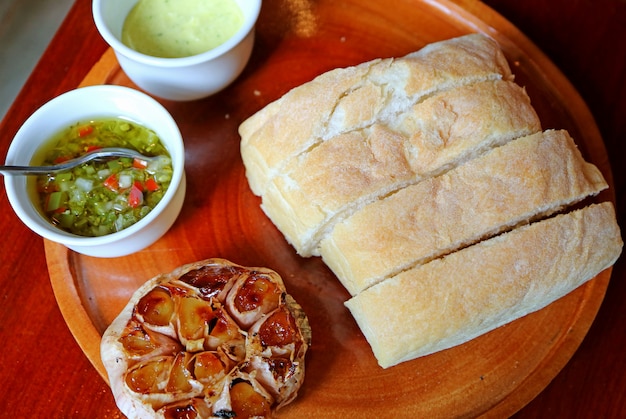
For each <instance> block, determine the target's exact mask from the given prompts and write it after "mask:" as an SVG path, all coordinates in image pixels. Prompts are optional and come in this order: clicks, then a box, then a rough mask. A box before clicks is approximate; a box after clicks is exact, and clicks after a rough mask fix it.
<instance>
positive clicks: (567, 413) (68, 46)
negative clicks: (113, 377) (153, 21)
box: [0, 0, 626, 418]
mask: <svg viewBox="0 0 626 419" xmlns="http://www.w3.org/2000/svg"><path fill="white" fill-rule="evenodd" d="M485 3H486V4H487V5H489V6H491V7H492V8H494V9H495V10H496V11H498V12H499V13H501V14H502V15H503V16H504V17H506V18H507V19H508V20H510V21H511V22H512V23H514V24H515V25H517V26H518V27H519V28H520V29H521V30H522V31H523V32H524V33H525V34H526V35H527V36H528V37H529V38H530V39H531V40H532V41H533V42H535V43H536V44H537V45H538V46H539V48H541V49H542V50H543V51H544V52H545V53H546V54H547V55H548V56H549V57H550V58H551V59H552V60H553V61H554V62H555V64H556V65H557V66H558V67H559V68H560V69H561V70H562V71H563V73H564V74H565V75H566V76H567V77H568V78H569V79H570V80H571V81H572V83H573V84H574V85H575V87H576V88H577V89H578V91H579V92H580V93H581V95H582V97H583V98H584V100H585V101H586V102H587V104H588V106H589V107H590V109H591V111H592V113H593V115H594V117H595V118H596V121H597V123H598V126H599V128H600V131H601V133H602V135H603V138H604V141H605V144H606V148H607V150H608V155H609V158H610V160H611V164H612V167H613V174H614V183H615V191H616V194H617V209H618V217H619V221H620V225H624V221H625V220H626V218H625V216H626V199H625V197H626V193H625V191H624V189H625V188H626V167H625V165H624V163H623V161H622V160H623V159H624V157H625V156H626V146H625V145H624V143H625V142H626V47H625V45H626V2H625V1H624V0H578V1H575V2H572V1H568V0H551V1H545V0H524V1H516V0H486V1H485ZM90 7H91V1H90V0H78V1H77V2H76V4H75V5H74V7H73V8H72V10H71V12H70V13H69V15H68V17H67V19H66V20H65V22H64V24H63V26H62V27H61V29H60V30H59V32H58V33H57V35H56V37H55V38H54V40H53V41H52V43H51V44H50V46H49V47H48V49H47V50H46V52H45V54H44V56H43V57H42V59H41V61H40V62H39V64H38V65H37V67H36V69H35V71H34V72H33V74H32V76H31V77H30V78H29V80H28V82H27V84H26V85H25V87H24V89H23V90H22V91H21V93H20V95H19V96H18V98H17V99H16V101H15V103H14V104H13V105H12V107H11V109H10V110H9V112H8V113H7V115H6V117H5V118H4V120H3V121H2V122H1V123H0V157H1V158H2V160H4V156H5V155H6V150H7V148H8V146H9V143H10V141H11V138H12V137H13V135H14V134H15V132H16V131H17V130H18V128H19V127H20V125H21V124H22V123H23V122H24V120H25V119H26V118H27V117H28V116H29V115H30V114H31V113H32V112H34V111H35V110H36V109H37V108H38V107H39V106H41V105H42V104H43V103H45V102H46V101H48V100H50V99H51V98H53V97H55V96H57V95H59V94H61V93H63V92H65V91H68V90H70V89H73V88H75V87H76V86H77V85H78V84H79V83H80V82H81V80H82V79H83V77H84V76H85V74H86V73H87V72H88V71H89V70H90V68H91V67H92V66H93V64H94V63H95V62H96V61H97V60H98V59H99V58H100V56H101V55H102V53H103V52H104V51H105V50H106V48H107V46H106V45H105V43H104V42H103V40H102V39H101V38H100V36H99V35H98V33H97V32H96V29H95V27H94V25H93V21H92V19H91V10H90ZM2 188H3V187H2ZM0 226H1V231H2V236H3V239H2V240H1V241H0V260H1V261H2V265H1V266H2V274H0V342H2V343H1V345H2V351H0V389H1V391H0V409H1V413H0V416H6V417H13V418H22V417H50V418H114V417H120V416H121V415H120V413H119V411H118V410H117V408H116V406H115V403H114V401H113V397H112V395H111V393H110V391H109V388H108V386H107V385H106V383H105V382H104V381H103V380H102V379H101V377H100V376H99V375H98V373H97V372H96V371H95V370H94V369H93V367H92V366H91V364H90V363H89V361H88V360H87V358H86V357H85V356H84V355H83V353H82V352H81V350H80V348H79V347H78V345H77V344H76V342H75V341H74V338H73V337H72V335H71V334H70V332H69V330H68V328H67V326H66V323H65V321H64V319H63V317H62V316H61V313H60V311H59V309H58V307H57V304H56V301H55V298H54V295H53V294H52V289H51V286H50V282H49V277H48V271H47V266H46V260H45V256H44V250H43V242H42V240H41V238H39V237H38V236H36V235H35V234H33V233H31V232H30V231H29V230H28V229H27V228H26V227H25V226H24V225H22V224H21V223H20V222H18V221H17V219H16V217H15V215H14V213H13V212H12V210H11V208H10V206H9V204H8V202H7V198H6V194H5V193H4V192H3V193H2V194H1V195H0ZM516 417H519V418H531V417H541V418H543V417H546V418H548V417H549V418H553V417H561V418H565V417H576V418H622V417H626V261H625V260H624V258H622V259H621V260H620V261H618V263H617V265H616V266H615V268H614V270H613V276H612V279H611V283H610V285H609V288H608V291H607V294H606V297H605V300H604V303H603V305H602V307H601V308H600V311H599V313H598V315H597V318H596V320H595V322H594V323H593V325H592V327H591V329H590V331H589V333H588V335H587V337H586V338H585V340H584V341H583V342H582V344H581V346H580V348H579V349H578V351H577V352H576V353H575V354H574V356H573V358H572V359H571V361H570V362H569V363H568V364H567V365H566V366H565V368H564V369H563V370H562V371H561V372H560V373H559V374H558V375H557V376H556V378H555V379H554V380H553V381H552V382H551V383H550V384H549V385H548V387H547V388H546V389H545V390H544V391H543V392H542V393H541V394H539V396H538V397H536V398H535V399H534V400H533V401H532V402H531V403H530V404H528V405H527V406H526V407H524V408H523V409H522V410H521V411H520V412H519V413H517V414H516Z"/></svg>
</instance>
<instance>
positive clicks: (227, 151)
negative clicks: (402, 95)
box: [45, 0, 614, 418]
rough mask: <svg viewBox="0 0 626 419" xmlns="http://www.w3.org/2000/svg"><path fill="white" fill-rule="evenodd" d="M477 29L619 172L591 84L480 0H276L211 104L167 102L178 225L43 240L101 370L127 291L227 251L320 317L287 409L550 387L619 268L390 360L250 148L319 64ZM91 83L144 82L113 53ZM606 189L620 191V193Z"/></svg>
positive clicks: (66, 309)
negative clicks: (380, 357) (253, 122)
mask: <svg viewBox="0 0 626 419" xmlns="http://www.w3.org/2000/svg"><path fill="white" fill-rule="evenodd" d="M477 31H480V32H484V33H486V34H488V35H490V36H492V37H494V38H495V39H496V40H498V41H499V42H500V44H501V46H502V47H503V49H504V51H505V53H506V55H507V58H508V59H509V61H510V63H511V66H512V68H513V70H514V73H515V74H516V80H517V82H518V83H519V84H521V85H522V86H525V87H526V88H527V90H528V93H529V95H530V97H531V99H532V101H533V104H534V106H535V108H536V109H537V112H538V113H539V115H540V117H541V119H542V123H543V127H544V128H564V129H567V130H569V132H570V133H571V135H572V136H573V137H574V139H575V140H576V141H577V143H578V145H579V147H580V148H581V150H582V152H583V154H584V155H585V157H586V158H587V159H588V160H590V161H592V162H594V163H595V164H596V165H597V166H598V167H599V168H600V169H601V170H602V171H603V173H604V175H605V177H606V178H607V180H608V182H609V184H612V179H611V173H610V167H609V163H608V159H607V156H606V151H605V149H604V145H603V142H602V139H601V137H600V134H599V132H598V129H597V127H596V125H595V122H594V120H593V118H592V116H591V114H590V112H589V110H588V108H587V107H586V105H585V104H584V103H583V101H582V100H581V98H580V96H579V95H578V93H577V92H576V91H575V90H574V88H573V87H572V86H571V85H570V83H569V82H568V81H567V80H566V79H565V78H564V76H563V75H562V74H561V73H560V71H559V70H558V69H557V68H555V67H554V65H553V64H552V63H551V62H550V61H549V60H548V59H547V58H546V56H544V55H543V54H542V53H541V52H540V51H539V50H538V49H537V48H536V47H535V46H534V45H533V44H532V43H531V42H530V41H529V40H528V39H527V38H526V37H525V36H524V35H523V34H521V33H520V32H519V31H518V30H517V29H516V28H515V27H513V26H512V25H511V24H510V23H509V22H507V21H506V20H504V19H503V18H502V17H501V16H499V15H498V14H496V13H495V12H494V11H492V10H491V9H489V8H488V7H486V6H485V5H483V4H482V3H480V2H477V1H471V0H457V1H455V2H452V1H447V0H439V1H434V0H433V1H428V0H388V1H384V2H380V1H378V0H368V1H364V0H343V1H336V0H319V1H308V0H302V1H290V0H274V1H270V0H267V1H265V2H264V3H263V7H262V11H261V16H260V19H259V22H258V25H257V39H256V45H255V49H254V52H253V55H252V58H251V61H250V63H249V65H248V66H247V68H246V70H245V71H244V73H243V74H242V75H241V77H240V78H239V79H238V80H237V81H236V82H235V84H233V85H232V86H230V87H229V88H228V89H227V90H225V91H223V92H222V93H220V94H218V95H216V96H213V97H211V98H208V99H205V100H201V101H196V102H189V103H174V102H167V101H162V103H163V104H164V105H165V106H166V107H167V108H168V109H169V111H170V112H171V113H172V115H173V116H174V118H175V119H176V121H177V122H178V124H179V126H180V128H181V131H182V134H183V137H184V140H185V145H186V169H187V182H188V186H187V197H186V200H185V205H184V209H183V211H182V213H181V214H180V217H179V218H178V220H177V222H176V223H175V224H174V226H173V228H172V229H171V230H170V231H169V232H168V233H167V234H166V235H165V236H164V237H163V238H162V239H161V240H159V241H158V242H157V243H155V244H154V245H153V246H151V247H149V248H148V249H146V250H144V251H141V252H139V253H136V254H133V255H131V256H127V257H122V258H115V259H98V258H92V257H87V256H83V255H79V254H76V253H74V252H72V251H69V250H67V249H66V248H65V247H63V246H60V245H57V244H55V243H52V242H46V243H45V247H46V257H47V263H48V268H49V272H50V278H51V282H52V286H53V289H54V292H55V296H56V299H57V301H58V304H59V307H60V309H61V311H62V313H63V316H64V318H65V320H66V322H67V324H68V326H69V328H70V330H71V331H72V333H73V334H74V336H75V338H76V340H77V342H78V343H79V345H80V346H81V348H82V349H83V351H84V352H85V354H86V355H87V357H88V358H89V359H90V360H91V362H92V363H93V365H94V367H95V368H96V369H97V370H98V371H99V372H100V374H101V375H102V376H103V378H104V379H105V380H106V374H105V371H104V368H103V366H102V363H101V361H100V356H99V344H100V337H101V335H102V333H103V331H104V330H105V329H106V327H107V326H108V325H109V324H110V322H111V321H112V320H113V319H114V318H115V317H116V316H117V314H118V313H119V311H120V310H121V309H122V307H123V306H124V305H125V304H126V302H127V300H128V298H129V297H130V295H131V294H132V293H133V292H134V291H135V290H136V289H137V288H138V287H139V286H140V285H141V284H142V283H143V282H145V281H146V280H148V279H150V278H151V277H152V276H154V275H156V274H158V273H160V272H167V271H170V270H172V269H174V268H175V267H177V266H179V265H181V264H184V263H189V262H193V261H196V260H200V259H205V258H210V257H222V258H226V259H230V260H232V261H233V262H235V263H238V264H242V265H245V266H266V267H270V268H272V269H275V270H276V271H278V272H279V273H280V274H281V275H282V276H283V278H284V280H285V283H286V285H287V288H288V290H289V292H290V293H291V294H292V295H293V296H294V297H295V299H296V300H297V301H298V302H299V303H300V304H301V305H302V307H303V308H304V310H305V311H306V313H307V314H308V316H309V319H310V323H311V326H312V330H313V344H312V347H311V349H310V352H309V354H308V355H307V373H306V380H305V383H304V386H303V387H302V389H301V391H300V395H299V397H298V398H297V399H296V401H295V402H294V403H293V404H291V405H289V406H287V407H286V408H284V409H283V410H281V411H279V414H278V416H279V417H285V418H287V417H289V418H301V417H329V416H333V417H359V418H368V417H372V418H378V417H428V418H437V417H474V416H479V415H485V416H492V417H503V416H507V415H510V414H512V413H514V412H516V411H517V410H519V409H520V408H521V407H523V406H524V405H525V404H526V403H528V402H529V401H530V400H532V398H534V397H535V396H536V395H537V394H538V393H539V392H540V391H542V390H543V389H544V388H545V386H546V385H547V384H548V383H549V382H550V380H552V378H553V377H554V376H555V375H556V374H557V373H558V372H559V371H560V369H561V368H562V367H563V366H564V365H565V363H566V362H567V361H568V360H569V359H570V357H571V356H572V354H573V353H574V351H575V350H576V348H577V347H578V345H579V344H580V342H581V341H582V339H583V337H584V336H585V334H586V332H587V330H588V328H589V326H590V324H591V323H592V321H593V319H594V317H595V315H596V312H597V310H598V308H599V306H600V304H601V302H602V299H603V296H604V293H605V291H606V287H607V284H608V280H609V277H610V269H609V270H607V271H605V272H603V273H602V274H600V275H599V276H598V277H597V278H595V279H594V280H592V281H590V282H588V283H587V284H586V285H584V286H582V287H580V288H579V289H577V290H576V291H574V292H572V293H571V294H569V295H567V296H566V297H564V298H562V299H560V300H558V301H556V302H555V303H553V304H551V305H550V306H548V307H547V308H545V309H543V310H541V311H538V312H536V313H533V314H531V315H529V316H527V317H525V318H522V319H520V320H518V321H515V322H513V323H511V324H508V325H506V326H504V327H501V328H500V329H497V330H495V331H493V332H491V333H488V334H486V335H484V336H482V337H479V338H477V339H475V340H473V341H471V342H469V343H467V344H464V345H461V346H458V347H455V348H452V349H449V350H446V351H443V352H439V353H437V354H434V355H431V356H427V357H423V358H420V359H416V360H413V361H410V362H406V363H403V364H400V365H398V366H396V367H392V368H389V369H387V370H383V369H381V368H380V367H379V366H378V365H377V363H376V360H375V358H374V356H373V355H372V352H371V350H370V348H369V346H368V344H367V342H366V341H365V339H364V337H363V335H362V334H361V333H360V331H359V329H358V327H357V326H356V324H355V322H354V321H353V319H352V317H351V316H350V314H349V312H348V310H347V309H346V308H345V307H344V305H343V302H344V301H345V300H346V299H347V298H348V297H349V295H348V293H347V292H346V291H345V290H344V289H343V288H342V286H341V285H340V284H339V282H338V281H337V279H336V278H335V277H334V276H333V274H332V273H331V272H330V271H329V270H328V269H327V268H326V267H325V265H324V264H323V263H322V261H321V260H320V259H318V258H310V259H304V258H301V257H299V256H297V255H296V253H295V251H294V250H293V248H291V246H289V245H288V244H287V243H286V241H285V240H284V238H283V236H282V235H281V234H280V232H278V231H277V230H276V228H275V227H274V226H273V224H272V223H271V222H270V221H269V220H268V219H267V218H266V217H265V215H264V214H263V213H262V211H261V210H260V208H259V204H260V200H259V198H258V197H256V196H254V195H253V194H252V193H251V191H250V189H249V187H248V184H247V181H246V178H245V175H244V168H243V164H242V162H241V158H240V154H239V140H240V139H239V136H238V133H237V128H238V126H239V124H240V123H241V122H242V121H243V120H245V119H246V118H247V117H249V116H250V115H252V114H253V113H254V112H256V111H257V110H259V109H261V108H262V107H263V106H265V105H266V104H268V103H269V102H271V101H273V100H275V99H277V98H279V97H280V96H281V95H283V94H284V93H286V92H287V91H288V90H289V89H291V88H293V87H295V86H297V85H300V84H302V83H304V82H307V81H309V80H311V79H312V78H313V77H315V76H316V75H318V74H320V73H322V72H325V71H327V70H330V69H333V68H336V67H345V66H348V65H354V64H358V63H360V62H363V61H367V60H370V59H374V58H377V57H391V56H402V55H405V54H407V53H409V52H411V51H414V50H417V49H419V48H421V47H422V46H424V45H425V44H427V43H430V42H434V41H438V40H443V39H447V38H451V37H454V36H459V35H463V34H466V33H470V32H477ZM91 84H117V85H125V86H131V87H135V86H134V85H133V84H132V83H131V82H130V81H129V80H128V78H127V77H126V75H125V74H124V72H123V71H122V70H121V69H120V68H119V66H118V63H117V61H116V59H115V56H114V54H113V53H112V51H111V50H109V51H107V52H106V53H105V54H104V55H103V56H102V59H101V60H100V62H99V63H98V64H97V65H96V66H94V67H93V69H92V70H91V72H90V73H89V75H88V76H87V77H86V79H85V80H84V81H83V83H82V85H91ZM602 198H603V199H605V200H606V199H611V200H613V199H614V198H613V194H612V192H611V191H609V192H606V193H604V194H603V196H602ZM389 303H390V304H393V301H390V302H389Z"/></svg>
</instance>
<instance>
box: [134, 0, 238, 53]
mask: <svg viewBox="0 0 626 419" xmlns="http://www.w3.org/2000/svg"><path fill="white" fill-rule="evenodd" d="M242 24H243V14H242V12H241V10H240V9H239V6H238V5H237V3H235V1H234V0H139V2H138V3H137V4H136V5H135V6H134V7H133V8H132V10H131V11H130V13H129V14H128V16H127V17H126V20H125V21H124V26H123V28H122V42H123V43H124V44H125V45H126V46H128V47H130V48H132V49H134V50H136V51H139V52H141V53H143V54H147V55H152V56H155V57H163V58H180V57H189V56H191V55H196V54H200V53H202V52H206V51H209V50H211V49H213V48H215V47H217V46H219V45H221V44H223V43H224V42H226V41H227V40H228V39H229V38H230V37H232V36H233V35H234V34H235V33H236V32H237V30H239V28H240V27H241V25H242Z"/></svg>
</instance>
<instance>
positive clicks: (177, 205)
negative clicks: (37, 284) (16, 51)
mask: <svg viewBox="0 0 626 419" xmlns="http://www.w3.org/2000/svg"><path fill="white" fill-rule="evenodd" d="M107 117H113V118H117V117H120V118H126V119H129V120H132V121H134V122H136V123H139V124H141V125H143V126H145V127H148V128H150V129H152V130H154V131H155V132H156V133H157V135H158V136H159V138H160V139H161V142H162V143H163V145H165V147H166V148H167V149H168V151H169V152H170V155H171V157H172V168H173V170H174V173H173V177H172V182H171V184H170V187H169V188H168V190H167V191H166V193H165V195H164V196H163V198H162V199H161V201H160V202H159V203H158V204H157V206H156V207H155V208H154V209H153V210H152V211H151V212H150V213H149V214H148V215H146V216H145V217H144V218H143V219H141V220H140V221H138V222H137V223H135V224H133V225H132V226H130V227H128V228H126V229H124V230H121V231H119V232H116V233H112V234H108V235H106V236H101V237H82V236H77V235H74V234H71V233H67V232H65V231H63V230H61V229H59V228H57V227H55V226H53V225H52V224H51V223H50V221H48V220H47V219H46V217H45V216H44V215H42V213H41V212H40V211H39V210H38V206H37V204H35V203H34V200H33V195H35V193H34V192H33V191H30V193H29V190H28V188H29V187H32V186H33V183H34V182H27V177H26V176H5V186H6V191H7V196H8V198H9V202H10V203H11V205H12V207H13V209H14V211H15V213H16V214H17V216H18V217H19V218H20V219H21V220H22V222H24V224H26V226H28V227H29V228H30V229H31V230H33V231H34V232H35V233H37V234H39V235H40V236H42V237H44V238H46V239H48V240H51V241H54V242H57V243H61V244H63V245H65V246H67V247H68V248H70V249H72V250H74V251H76V252H78V253H82V254H85V255H89V256H96V257H117V256H124V255H128V254H131V253H134V252H137V251H139V250H141V249H144V248H145V247H147V246H149V245H151V244H152V243H154V242H155V241H157V240H158V239H159V238H160V237H161V236H162V235H163V234H165V232H166V231H167V230H168V229H169V228H170V227H171V226H172V224H173V223H174V221H175V220H176V218H177V217H178V214H179V213H180V210H181V208H182V205H183V200H184V197H185V186H186V183H185V172H184V161H185V150H184V145H183V139H182V136H181V134H180V130H179V129H178V126H177V125H176V122H175V121H174V119H173V118H172V116H171V115H170V114H169V112H168V111H167V110H166V109H165V108H164V107H163V106H162V105H161V104H160V103H158V102H157V101H156V100H154V99H153V98H151V97H150V96H148V95H146V94H144V93H142V92H139V91H137V90H134V89H130V88H127V87H121V86H91V87H84V88H79V89H76V90H72V91H70V92H67V93H65V94H63V95H61V96H58V97H57V98H55V99H53V100H51V101H50V102H48V103H46V104H45V105H43V106H42V107H41V108H39V109H38V110H37V111H36V112H35V113H33V115H32V116H30V117H29V118H28V119H27V120H26V122H25V123H24V124H23V125H22V127H21V128H20V129H19V131H18V132H17V134H16V135H15V137H14V139H13V141H12V143H11V146H10V147H9V150H8V152H7V158H6V164H8V165H28V164H30V162H31V160H32V159H33V156H34V155H35V154H36V152H37V150H38V149H39V148H40V146H41V145H42V143H45V142H46V141H47V140H49V139H50V138H51V137H52V136H53V135H54V134H55V133H57V132H59V131H61V130H63V129H65V128H67V127H69V126H71V125H73V124H75V123H77V122H82V121H88V120H90V119H100V118H107Z"/></svg>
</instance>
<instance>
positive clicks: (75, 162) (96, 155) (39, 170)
mask: <svg viewBox="0 0 626 419" xmlns="http://www.w3.org/2000/svg"><path fill="white" fill-rule="evenodd" d="M111 157H129V158H133V159H140V160H144V161H150V160H151V159H152V157H146V156H144V155H143V154H141V153H139V152H137V151H135V150H130V149H127V148H121V147H106V148H99V149H96V150H93V151H90V152H88V153H85V154H83V155H82V156H80V157H76V158H75V159H71V160H67V161H66V162H63V163H61V164H55V165H52V166H1V165H0V174H3V175H4V176H7V175H45V174H48V173H58V172H63V171H66V170H70V169H73V168H74V167H76V166H80V165H81V164H83V163H86V162H88V161H90V160H102V159H108V158H111Z"/></svg>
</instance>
